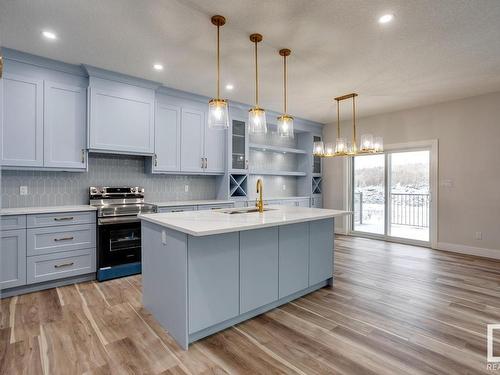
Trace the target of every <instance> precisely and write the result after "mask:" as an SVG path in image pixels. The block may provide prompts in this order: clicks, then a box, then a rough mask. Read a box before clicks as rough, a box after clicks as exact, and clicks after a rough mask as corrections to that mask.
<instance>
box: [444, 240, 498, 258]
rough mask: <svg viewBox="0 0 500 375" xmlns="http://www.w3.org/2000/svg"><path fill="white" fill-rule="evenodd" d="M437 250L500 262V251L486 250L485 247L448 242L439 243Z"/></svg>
mask: <svg viewBox="0 0 500 375" xmlns="http://www.w3.org/2000/svg"><path fill="white" fill-rule="evenodd" d="M437 249H438V250H443V251H450V252H453V253H459V254H466V255H475V256H479V257H483V258H490V259H499V260H500V249H499V250H495V249H486V248H483V247H474V246H466V245H460V244H455V243H448V242H438V245H437Z"/></svg>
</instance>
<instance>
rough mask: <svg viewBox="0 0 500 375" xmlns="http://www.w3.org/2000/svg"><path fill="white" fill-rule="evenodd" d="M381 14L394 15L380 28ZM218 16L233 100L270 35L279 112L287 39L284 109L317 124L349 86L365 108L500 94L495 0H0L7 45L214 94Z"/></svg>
mask: <svg viewBox="0 0 500 375" xmlns="http://www.w3.org/2000/svg"><path fill="white" fill-rule="evenodd" d="M384 13H394V14H395V19H394V21H393V22H392V23H390V24H386V25H380V24H378V22H377V19H378V17H379V16H380V15H382V14H384ZM213 14H222V15H224V16H226V18H227V24H226V26H224V27H223V28H222V31H221V32H222V34H221V38H222V82H223V83H224V84H225V83H227V82H231V83H233V84H234V86H235V89H234V90H233V91H232V92H225V90H224V89H223V93H224V96H225V97H227V98H229V99H232V100H236V101H240V102H246V103H252V102H253V98H254V86H253V85H254V78H253V50H252V48H253V47H252V44H251V43H250V41H249V40H248V36H249V34H251V33H253V32H259V33H261V34H263V36H264V41H263V43H261V45H262V46H261V49H260V72H261V77H260V79H261V100H260V102H261V105H262V106H264V108H269V109H274V110H276V111H280V110H281V105H282V104H281V103H282V91H281V87H282V86H281V85H282V72H281V69H282V66H281V63H282V61H281V57H280V56H279V55H278V52H277V51H278V50H279V49H280V48H283V47H288V48H290V49H291V50H292V56H291V57H290V59H289V110H290V112H291V113H292V114H293V115H296V116H300V117H304V118H307V119H311V120H316V121H320V122H325V123H327V122H332V121H333V120H334V119H335V118H336V117H335V116H336V115H335V108H334V105H333V103H332V98H333V97H335V96H338V95H342V94H346V93H349V92H352V91H355V92H357V93H359V94H360V97H359V102H358V103H359V105H358V108H359V113H358V114H359V115H360V116H366V115H370V114H375V113H381V112H388V111H394V110H398V109H403V108H409V107H416V106H420V105H424V104H430V103H436V102H440V101H446V100H451V99H455V98H461V97H468V96H474V95H477V94H482V93H486V92H492V91H497V90H500V1H499V0H439V1H436V0H418V1H417V0H349V1H346V0H260V1H257V0H253V1H251V0H247V1H242V0H240V1H235V0H85V1H83V0H44V1H33V0H15V1H14V0H1V1H0V44H1V45H3V46H6V47H10V48H14V49H18V50H21V51H25V52H29V53H33V54H37V55H41V56H45V57H50V58H53V59H58V60H62V61H66V62H69V63H76V64H78V63H86V64H91V65H94V66H98V67H102V68H106V69H110V70H115V71H118V72H121V73H125V74H130V75H134V76H138V77H142V78H147V79H150V80H154V81H158V82H162V83H163V84H165V85H166V86H170V87H174V88H178V89H181V90H186V91H190V92H194V93H198V94H202V95H207V96H213V95H214V91H215V87H214V86H215V27H214V26H213V25H212V24H211V23H210V16H212V15H213ZM43 29H50V30H52V31H54V32H56V33H57V35H58V36H59V39H58V40H57V41H54V42H48V41H46V40H43V38H42V37H41V36H40V33H41V30H43ZM156 62H161V63H162V64H163V65H164V66H165V69H164V71H163V72H157V71H154V70H153V69H152V65H153V63H156ZM348 111H349V108H346V109H345V110H344V111H343V112H344V113H345V115H346V116H347V112H348Z"/></svg>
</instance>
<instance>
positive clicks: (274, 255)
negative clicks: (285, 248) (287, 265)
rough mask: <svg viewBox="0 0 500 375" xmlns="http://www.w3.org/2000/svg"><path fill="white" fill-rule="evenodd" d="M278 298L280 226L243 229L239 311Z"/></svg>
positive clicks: (254, 307) (256, 306)
mask: <svg viewBox="0 0 500 375" xmlns="http://www.w3.org/2000/svg"><path fill="white" fill-rule="evenodd" d="M277 299H278V227H272V228H264V229H258V230H248V231H242V232H240V314H244V313H246V312H248V311H251V310H253V309H256V308H258V307H261V306H263V305H266V304H268V303H271V302H273V301H276V300H277Z"/></svg>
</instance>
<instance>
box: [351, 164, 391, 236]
mask: <svg viewBox="0 0 500 375" xmlns="http://www.w3.org/2000/svg"><path fill="white" fill-rule="evenodd" d="M353 170H354V173H353V176H354V183H353V187H354V194H353V205H354V210H353V211H354V217H353V229H354V230H355V231H359V232H366V233H374V234H384V233H385V156H384V155H362V156H356V157H354V160H353Z"/></svg>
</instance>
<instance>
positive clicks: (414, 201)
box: [354, 192, 430, 228]
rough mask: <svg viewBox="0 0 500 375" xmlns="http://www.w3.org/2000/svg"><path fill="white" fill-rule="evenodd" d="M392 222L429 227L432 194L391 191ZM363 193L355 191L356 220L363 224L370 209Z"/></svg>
mask: <svg viewBox="0 0 500 375" xmlns="http://www.w3.org/2000/svg"><path fill="white" fill-rule="evenodd" d="M390 199H391V202H390V203H391V205H390V209H391V224H396V225H408V226H412V227H421V228H428V227H429V209H430V194H413V193H390ZM364 204H366V202H363V193H362V192H356V193H354V214H355V215H354V221H355V222H356V223H359V224H363V221H366V219H367V215H368V216H369V215H370V213H369V210H367V209H366V208H365V207H363V206H364Z"/></svg>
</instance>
